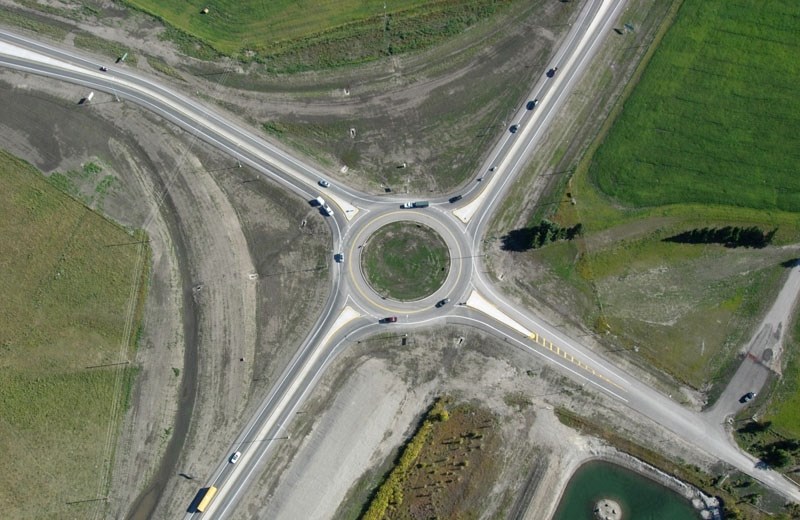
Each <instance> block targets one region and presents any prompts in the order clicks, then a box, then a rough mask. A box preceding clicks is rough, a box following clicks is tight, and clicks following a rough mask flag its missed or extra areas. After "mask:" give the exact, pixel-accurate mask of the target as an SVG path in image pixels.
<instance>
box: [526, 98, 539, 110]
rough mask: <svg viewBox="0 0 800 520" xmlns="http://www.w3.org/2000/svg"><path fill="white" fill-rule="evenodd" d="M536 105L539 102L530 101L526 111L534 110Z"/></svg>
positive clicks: (536, 100) (535, 100)
mask: <svg viewBox="0 0 800 520" xmlns="http://www.w3.org/2000/svg"><path fill="white" fill-rule="evenodd" d="M538 104H539V100H538V99H534V100H532V101H528V107H527V108H528V110H533V109H534V108H536V105H538Z"/></svg>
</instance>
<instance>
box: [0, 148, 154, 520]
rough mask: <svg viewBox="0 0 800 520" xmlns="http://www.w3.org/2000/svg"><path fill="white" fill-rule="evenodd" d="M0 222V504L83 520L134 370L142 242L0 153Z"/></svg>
mask: <svg viewBox="0 0 800 520" xmlns="http://www.w3.org/2000/svg"><path fill="white" fill-rule="evenodd" d="M98 168H99V167H98V166H97V165H94V166H88V165H87V168H86V169H85V171H89V172H90V173H89V174H90V175H95V174H98V173H99V171H96V170H97V169H98ZM91 172H94V173H91ZM77 174H78V175H84V174H85V172H80V173H77ZM68 177H69V176H68V175H67V176H64V179H68ZM59 182H60V181H59ZM55 184H58V182H55ZM73 195H74V193H73ZM0 217H1V218H0V236H2V239H3V244H4V247H3V248H2V249H0V265H2V266H3V268H2V269H0V290H1V291H2V294H3V305H2V307H1V308H2V311H0V352H1V353H2V363H0V388H2V399H0V418H1V419H0V439H2V443H0V455H2V458H3V460H4V461H5V468H6V471H4V472H3V477H2V479H0V490H2V491H0V508H2V510H3V511H4V516H6V517H8V518H42V517H88V516H92V515H91V514H90V512H91V511H95V508H96V507H97V501H98V500H102V499H103V497H105V496H106V495H107V493H108V489H107V488H106V487H105V486H106V485H107V477H108V474H109V471H110V464H111V462H112V460H113V455H114V454H113V451H112V450H111V448H110V447H111V446H113V442H114V439H115V438H116V434H117V430H118V428H119V425H120V421H121V419H122V417H123V414H124V411H125V408H126V407H127V405H128V399H129V393H130V388H131V385H132V384H133V379H134V376H135V374H136V369H135V368H134V367H133V366H131V365H130V364H129V363H130V361H131V359H132V357H133V353H134V350H135V340H136V334H134V331H136V330H137V329H138V323H139V320H140V313H141V305H142V302H143V297H144V291H145V287H146V281H145V277H146V269H145V266H146V265H147V254H148V253H147V251H148V250H147V247H146V245H145V244H144V242H143V240H144V239H145V237H144V236H143V235H142V234H141V233H138V232H137V233H131V232H129V231H127V230H125V229H123V228H121V227H120V226H118V225H116V224H114V223H112V222H110V221H109V220H107V219H105V218H104V217H103V216H101V215H99V214H97V213H95V212H93V211H92V210H91V209H89V208H88V207H87V206H85V205H84V204H82V203H81V202H79V201H77V200H76V199H74V198H72V197H71V196H68V195H66V194H64V193H61V192H60V191H59V190H58V189H56V188H55V187H54V186H53V185H51V183H49V182H48V181H47V180H46V179H45V178H44V177H43V176H42V174H41V173H40V172H38V171H36V170H35V169H34V168H32V167H31V166H30V165H28V164H27V163H25V162H23V161H21V160H19V159H17V158H15V157H13V156H11V155H9V154H7V153H5V152H0Z"/></svg>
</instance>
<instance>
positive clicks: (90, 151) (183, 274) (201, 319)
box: [0, 71, 329, 518]
mask: <svg viewBox="0 0 800 520" xmlns="http://www.w3.org/2000/svg"><path fill="white" fill-rule="evenodd" d="M0 81H2V88H0V97H1V98H2V99H0V102H2V104H3V106H5V107H6V110H4V115H3V118H2V120H0V146H2V147H3V148H4V149H7V150H9V151H11V152H12V153H15V154H17V155H19V156H21V157H23V158H24V159H26V160H28V161H29V162H31V163H33V164H34V165H36V166H37V167H38V168H40V169H42V170H43V171H45V172H46V173H49V172H52V171H56V170H58V171H67V170H70V169H76V170H80V165H81V164H83V163H86V162H88V161H90V160H91V161H93V162H95V163H97V164H100V165H101V166H102V167H103V168H104V173H106V174H111V175H113V176H114V177H115V179H116V180H115V182H114V184H113V187H112V189H111V190H110V192H109V194H108V195H107V196H106V197H105V198H104V199H103V200H102V202H101V203H99V205H100V207H98V208H97V209H99V210H101V211H103V212H104V213H106V214H108V215H109V216H111V217H112V218H114V219H116V220H118V221H119V222H122V223H123V224H124V225H127V226H129V227H131V228H144V229H145V230H146V231H147V232H148V235H149V238H150V245H151V249H152V251H153V263H152V272H151V279H150V283H149V294H148V299H147V305H146V311H145V316H144V321H143V334H142V338H141V343H140V348H139V351H138V353H137V358H136V360H135V363H136V366H137V367H138V368H139V370H140V372H139V376H138V379H137V382H136V386H135V388H134V393H133V396H132V404H131V408H130V410H129V412H128V415H127V416H126V418H125V422H124V424H123V426H122V435H121V437H120V440H119V443H118V445H117V448H116V452H115V456H116V468H115V471H114V473H113V478H112V480H111V481H110V482H109V483H108V487H109V496H110V500H109V508H110V509H109V511H101V510H98V512H97V513H98V517H114V518H122V517H124V516H125V515H126V514H127V513H128V512H129V510H130V508H131V506H132V505H133V504H134V503H138V508H139V509H138V511H139V514H137V515H136V517H141V518H145V517H150V516H153V517H170V516H174V515H175V514H178V513H179V512H180V511H182V510H184V509H185V508H186V506H187V503H188V500H190V499H191V496H192V495H193V493H194V491H193V489H194V488H195V487H196V485H195V483H194V482H192V481H190V480H187V479H185V478H181V477H180V476H179V475H178V474H179V473H184V474H187V475H198V476H200V475H204V474H206V473H207V472H208V471H210V468H211V467H212V466H213V464H214V463H215V462H216V461H218V460H219V459H220V458H222V457H224V456H225V453H226V451H227V449H228V446H227V439H230V438H233V437H234V435H235V433H236V432H237V431H238V430H239V429H240V428H241V426H242V424H241V421H242V418H244V417H248V416H249V413H248V408H249V407H250V406H251V403H252V402H254V401H259V400H260V398H261V397H262V394H263V393H264V392H265V391H266V390H267V389H268V388H269V387H270V386H271V385H272V378H273V376H274V374H275V373H276V372H278V371H279V370H280V369H281V368H282V367H283V365H285V363H286V362H287V360H288V358H289V357H290V356H291V355H292V354H293V345H295V344H297V342H298V341H299V339H300V338H301V337H302V335H303V334H304V332H305V330H306V328H307V327H308V326H309V321H310V320H311V318H310V316H311V317H313V316H315V315H316V314H317V313H318V312H319V308H320V307H321V305H322V303H323V300H324V298H325V297H326V295H327V291H326V288H327V284H326V279H327V274H326V271H325V269H324V266H325V265H326V258H327V255H326V250H327V247H328V246H327V243H328V241H329V232H328V230H327V228H326V227H325V226H324V223H323V222H322V219H321V218H315V215H316V213H315V212H313V211H312V210H311V209H310V208H309V207H308V206H307V205H306V204H305V202H304V201H300V200H298V199H296V198H294V197H292V196H288V195H287V194H286V193H284V192H281V191H280V190H279V189H277V188H275V187H274V186H269V185H267V184H266V183H264V182H262V181H261V180H258V178H257V176H256V174H255V173H254V172H252V171H249V170H248V169H246V168H242V169H238V168H235V163H233V162H232V160H231V159H230V158H227V157H224V156H221V155H219V154H216V153H215V152H213V151H210V150H207V147H205V146H204V145H202V144H200V143H199V142H197V141H196V140H195V139H194V138H192V137H191V136H187V135H185V134H184V133H183V132H182V131H181V130H179V129H177V128H175V127H173V126H171V125H167V124H165V123H164V122H163V121H162V120H160V119H157V118H154V117H153V116H151V115H150V114H148V113H145V112H143V111H141V110H140V109H138V108H135V107H132V106H128V105H126V104H120V103H115V102H113V99H112V98H111V97H110V96H104V95H102V94H99V93H97V94H96V95H95V98H94V100H93V101H95V103H93V104H92V106H91V107H88V106H87V107H82V106H81V107H79V106H78V105H76V104H75V103H76V100H77V99H80V97H81V96H82V95H85V92H83V89H81V88H79V87H73V86H71V85H65V84H62V83H57V82H53V81H50V80H46V79H42V78H39V77H36V76H29V75H23V74H18V73H14V72H9V71H0ZM82 188H84V190H86V191H88V192H91V191H92V190H93V189H94V187H93V186H83V187H82ZM303 220H306V225H305V226H301V222H302V221H303ZM242 359H243V360H244V361H241V360H242ZM199 417H202V418H204V420H196V419H195V418H199ZM205 418H211V420H205ZM160 496H165V497H168V498H167V499H166V500H165V501H162V502H161V503H158V502H159V497H160ZM157 503H158V508H157V510H156V511H155V512H153V510H152V508H153V507H155V506H156V504H157Z"/></svg>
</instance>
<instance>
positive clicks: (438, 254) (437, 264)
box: [361, 222, 450, 301]
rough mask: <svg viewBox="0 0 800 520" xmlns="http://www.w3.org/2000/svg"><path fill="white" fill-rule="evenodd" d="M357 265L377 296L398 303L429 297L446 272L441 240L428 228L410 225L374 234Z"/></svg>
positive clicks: (393, 226)
mask: <svg viewBox="0 0 800 520" xmlns="http://www.w3.org/2000/svg"><path fill="white" fill-rule="evenodd" d="M361 262H362V267H363V269H364V274H365V275H366V279H367V280H368V281H369V283H370V285H371V286H372V287H373V289H375V291H376V292H377V293H378V294H381V295H384V296H387V297H389V298H394V299H397V300H402V301H410V300H417V299H420V298H424V297H425V296H428V295H430V294H433V292H434V291H436V289H438V288H439V287H441V285H442V283H443V282H444V280H445V278H447V274H448V272H449V270H450V257H449V255H448V251H447V244H445V242H444V240H442V238H441V237H440V236H439V235H438V234H437V233H436V232H435V231H433V230H432V229H430V228H429V227H427V226H422V225H417V224H412V223H410V222H395V223H392V224H389V225H387V226H384V227H382V228H381V229H379V230H378V231H376V232H375V234H374V235H372V236H371V237H370V238H369V240H368V241H367V243H366V245H365V246H364V250H363V252H362V258H361Z"/></svg>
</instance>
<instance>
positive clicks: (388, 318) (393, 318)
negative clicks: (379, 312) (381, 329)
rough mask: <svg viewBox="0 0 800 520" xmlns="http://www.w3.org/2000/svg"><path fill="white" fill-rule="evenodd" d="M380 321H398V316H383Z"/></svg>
mask: <svg viewBox="0 0 800 520" xmlns="http://www.w3.org/2000/svg"><path fill="white" fill-rule="evenodd" d="M378 323H397V316H387V317H386V318H381V319H379V320H378Z"/></svg>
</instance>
